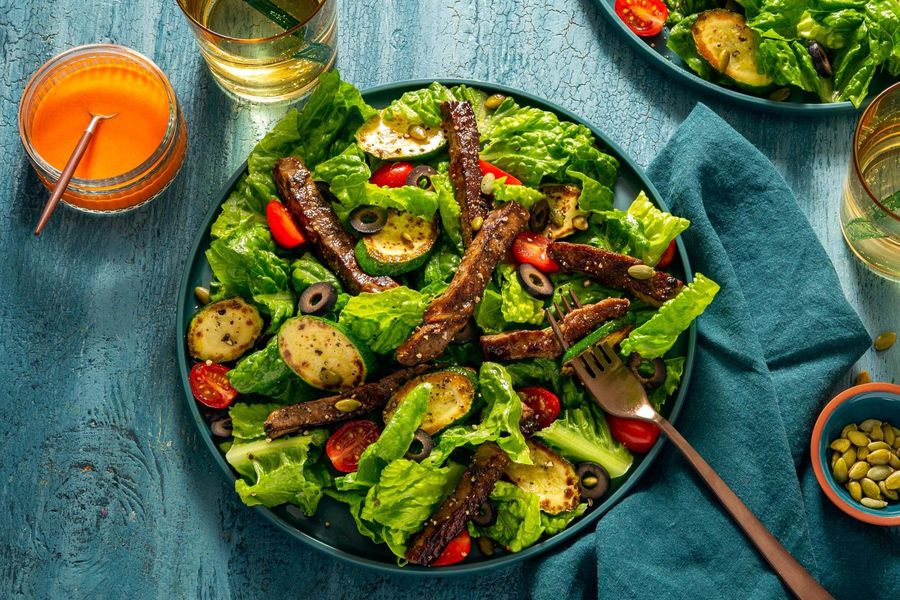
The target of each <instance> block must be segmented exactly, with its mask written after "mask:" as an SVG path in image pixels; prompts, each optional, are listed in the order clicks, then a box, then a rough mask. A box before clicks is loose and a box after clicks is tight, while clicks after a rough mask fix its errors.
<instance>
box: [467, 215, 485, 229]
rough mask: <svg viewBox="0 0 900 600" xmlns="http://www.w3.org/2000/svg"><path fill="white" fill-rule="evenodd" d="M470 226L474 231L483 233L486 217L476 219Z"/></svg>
mask: <svg viewBox="0 0 900 600" xmlns="http://www.w3.org/2000/svg"><path fill="white" fill-rule="evenodd" d="M470 225H471V226H472V231H481V226H482V225H484V217H475V218H474V219H472V222H471V223H470Z"/></svg>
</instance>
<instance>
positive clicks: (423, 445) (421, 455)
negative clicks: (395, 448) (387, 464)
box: [405, 429, 434, 462]
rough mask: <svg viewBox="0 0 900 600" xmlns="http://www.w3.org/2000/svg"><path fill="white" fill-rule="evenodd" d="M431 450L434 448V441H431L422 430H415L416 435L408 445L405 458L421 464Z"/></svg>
mask: <svg viewBox="0 0 900 600" xmlns="http://www.w3.org/2000/svg"><path fill="white" fill-rule="evenodd" d="M432 448H434V441H433V440H432V439H431V436H430V435H428V434H427V433H425V431H424V430H422V429H416V434H415V435H414V436H413V440H412V442H411V443H410V444H409V450H407V452H406V455H405V457H406V458H408V459H409V460H414V461H416V462H421V461H423V460H425V459H426V458H428V455H429V454H431V449H432Z"/></svg>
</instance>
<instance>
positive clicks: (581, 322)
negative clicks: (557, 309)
mask: <svg viewBox="0 0 900 600" xmlns="http://www.w3.org/2000/svg"><path fill="white" fill-rule="evenodd" d="M629 304H630V303H629V302H628V300H626V299H625V298H607V299H605V300H601V301H600V302H597V303H596V304H588V305H587V306H583V307H581V308H576V309H575V310H573V311H572V312H570V313H569V314H567V315H566V316H565V318H563V319H562V321H560V323H559V326H560V329H561V330H562V332H563V335H564V336H565V338H566V341H567V342H568V343H569V344H574V343H575V342H577V341H578V340H580V339H581V338H583V337H584V336H586V335H587V334H589V333H590V332H592V331H593V330H595V329H596V328H597V326H599V325H600V324H601V323H603V322H604V321H608V320H609V319H617V318H619V317H621V316H622V315H624V314H625V313H626V312H628V306H629ZM481 350H482V352H483V353H484V360H504V361H505V360H520V359H523V358H559V357H560V356H562V353H563V349H562V348H561V347H560V345H559V342H557V341H556V336H554V335H553V330H552V329H550V328H549V327H548V328H546V329H528V330H519V331H507V332H504V333H497V334H494V335H483V336H481Z"/></svg>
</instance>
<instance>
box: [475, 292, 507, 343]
mask: <svg viewBox="0 0 900 600" xmlns="http://www.w3.org/2000/svg"><path fill="white" fill-rule="evenodd" d="M501 306H503V297H502V296H501V295H500V292H499V291H497V287H496V286H495V285H494V284H493V283H491V284H490V285H488V287H487V288H486V289H485V290H484V293H483V294H482V295H481V302H479V303H478V305H477V306H475V315H474V316H475V324H476V325H478V327H479V328H480V329H481V330H482V331H483V332H484V333H500V332H501V331H503V328H504V327H506V321H504V320H503V313H502V312H501Z"/></svg>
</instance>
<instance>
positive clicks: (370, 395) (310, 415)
mask: <svg viewBox="0 0 900 600" xmlns="http://www.w3.org/2000/svg"><path fill="white" fill-rule="evenodd" d="M429 369H431V365H418V366H415V367H410V368H408V369H400V370H399V371H396V372H394V373H391V374H390V375H388V376H387V377H385V378H383V379H380V380H378V381H374V382H372V383H365V384H363V385H361V386H359V387H358V388H356V389H354V390H353V391H351V392H347V393H344V394H339V395H337V396H329V397H328V398H320V399H319V400H310V401H309V402H300V403H299V404H292V405H290V406H285V407H283V408H279V409H277V410H273V411H272V412H271V413H270V414H269V416H268V418H267V419H266V423H265V428H266V436H267V437H268V438H269V439H270V440H274V439H275V438H277V437H281V436H283V435H287V434H289V433H294V432H295V431H300V430H301V429H305V428H307V427H319V426H321V425H330V424H332V423H339V422H340V421H347V420H349V419H355V418H356V417H360V416H362V415H364V414H366V413H369V412H372V411H373V410H375V409H377V408H381V407H383V406H384V405H385V404H386V403H387V401H388V399H389V398H390V397H391V394H393V393H394V392H396V391H397V390H398V389H399V388H400V386H401V385H403V384H404V383H406V382H407V381H409V380H410V379H412V378H413V377H417V376H418V375H421V374H423V373H425V372H427V371H428V370H429ZM347 399H353V400H356V401H358V402H359V408H357V409H356V410H353V411H350V412H344V411H342V410H338V409H337V408H335V406H334V405H335V404H337V403H338V402H339V401H341V400H347Z"/></svg>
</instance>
